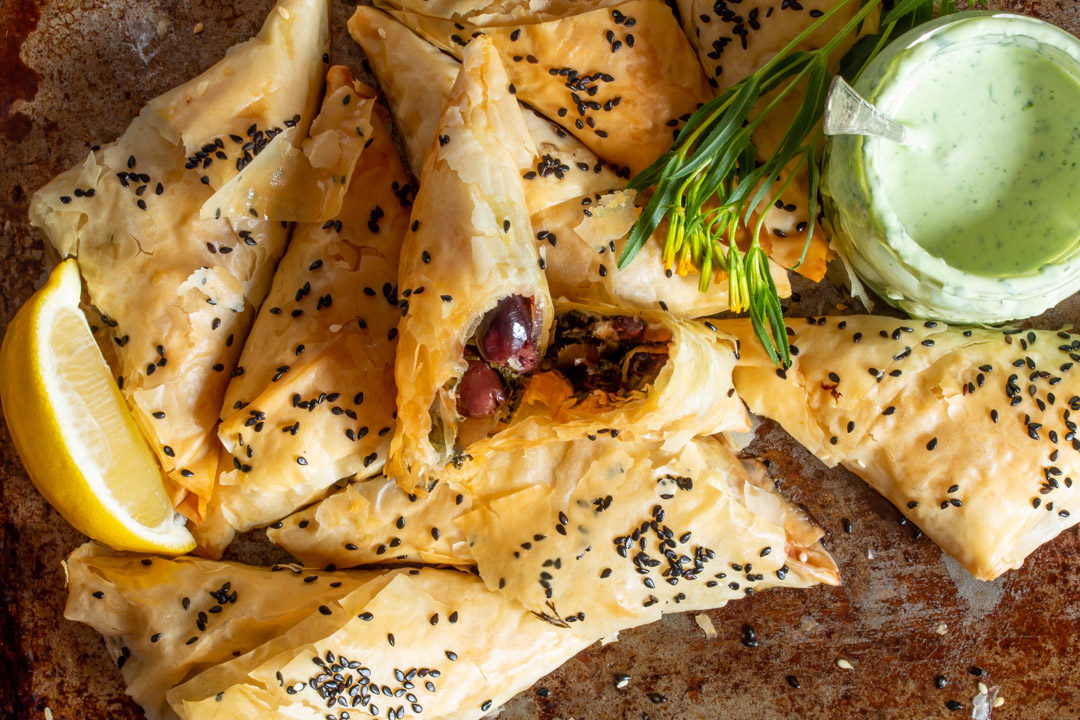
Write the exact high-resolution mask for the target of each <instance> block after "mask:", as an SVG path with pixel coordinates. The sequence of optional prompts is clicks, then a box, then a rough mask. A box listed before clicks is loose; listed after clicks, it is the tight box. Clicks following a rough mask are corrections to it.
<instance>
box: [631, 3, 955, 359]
mask: <svg viewBox="0 0 1080 720" xmlns="http://www.w3.org/2000/svg"><path fill="white" fill-rule="evenodd" d="M854 1H855V0H839V1H838V2H837V3H836V4H835V5H833V7H832V8H830V9H829V10H828V11H826V12H825V13H824V14H823V15H822V16H821V17H819V18H818V19H817V20H816V21H815V22H814V23H812V24H811V25H810V26H809V27H807V28H806V29H805V30H803V31H802V32H801V33H799V34H798V35H797V36H795V37H794V38H793V39H792V40H791V41H790V42H789V43H788V44H787V45H786V46H785V47H784V48H783V49H782V50H781V51H780V52H779V53H777V54H776V55H775V56H774V57H773V58H772V59H771V60H769V62H767V63H766V64H765V65H764V66H763V67H762V68H761V69H760V70H758V71H757V72H755V73H753V74H752V75H750V76H748V77H746V78H744V79H743V80H741V81H740V82H738V83H736V84H735V85H734V86H732V87H731V88H730V89H729V90H727V91H726V92H724V93H723V94H721V95H719V96H717V97H716V98H714V99H712V100H710V101H709V102H707V103H705V104H704V105H702V106H701V107H700V108H699V109H698V110H697V112H695V113H694V114H693V115H691V117H690V119H689V120H688V121H687V123H686V125H685V126H684V127H683V128H682V130H681V131H680V132H679V135H678V136H677V138H676V139H675V143H674V144H673V145H672V147H671V149H670V150H668V151H667V152H666V153H664V155H662V156H661V157H660V158H659V159H657V160H656V162H654V163H653V164H652V165H650V166H649V167H647V168H646V169H645V170H643V171H641V172H640V173H639V174H638V175H636V176H635V177H634V178H633V179H631V181H630V183H629V185H628V187H629V188H631V189H633V190H638V191H643V190H646V189H647V188H650V187H651V188H654V190H653V194H652V196H651V198H650V199H649V202H648V204H647V205H646V207H645V209H644V211H643V212H642V214H641V217H640V218H639V219H638V221H637V223H636V224H635V225H634V227H633V229H632V230H631V232H630V236H629V238H628V239H627V243H626V245H625V247H624V248H623V251H622V254H621V255H620V257H619V267H620V268H622V267H625V266H626V265H627V264H628V263H629V262H630V261H631V260H632V259H633V258H634V256H635V255H636V254H637V252H638V251H639V250H640V249H641V247H642V246H643V245H644V244H645V241H646V240H648V239H649V237H650V236H651V235H652V234H653V232H654V231H655V230H656V228H657V227H659V225H660V223H661V221H663V220H664V218H667V221H668V226H667V236H666V239H665V241H664V249H663V255H662V258H663V262H664V264H665V266H666V267H668V268H669V269H673V270H675V271H676V272H679V273H680V274H687V273H689V272H690V271H691V270H693V269H695V268H696V269H697V270H698V271H699V272H700V273H701V281H700V283H699V289H700V290H701V291H702V292H704V291H705V290H707V289H708V287H709V284H710V282H711V280H712V275H713V272H714V271H715V270H723V271H725V272H726V273H727V276H728V286H729V288H728V290H729V298H730V305H731V309H732V310H733V311H734V312H748V313H749V315H750V319H751V322H752V323H753V327H754V332H755V334H756V335H757V337H758V339H759V340H760V341H761V343H762V345H763V346H764V347H765V350H766V351H767V352H768V354H769V357H770V358H771V359H772V361H773V362H774V363H775V364H777V365H780V366H783V367H787V366H788V365H790V364H791V355H790V351H789V348H788V340H787V331H786V329H785V326H784V316H783V309H782V308H781V306H780V297H779V293H778V292H777V289H776V285H775V283H774V282H773V278H772V273H771V272H770V269H769V260H768V257H767V256H766V254H765V250H764V249H763V248H762V247H761V243H760V241H759V236H760V234H761V227H762V223H763V221H764V217H765V213H764V212H761V213H760V214H759V216H758V219H757V221H756V223H754V226H753V227H752V228H750V222H751V218H752V216H753V214H754V212H755V211H756V210H757V209H758V208H759V207H760V206H761V205H762V203H763V202H764V201H765V200H766V199H768V198H773V197H779V196H780V195H782V194H783V192H784V190H785V189H786V187H787V184H788V183H790V182H791V180H792V178H794V176H795V174H796V172H798V171H801V170H802V169H804V168H805V170H806V172H807V180H808V182H807V188H808V193H807V199H806V202H807V208H808V210H809V216H810V219H809V222H808V227H807V231H806V244H805V245H804V246H803V253H802V256H801V257H800V258H799V262H800V263H801V262H802V260H803V259H804V258H805V257H806V251H807V248H809V244H810V239H811V238H812V237H813V233H814V229H815V227H814V226H815V221H816V219H817V216H818V211H819V204H818V190H819V186H820V178H821V150H822V147H823V144H824V135H823V134H822V132H821V130H820V121H821V117H822V114H823V113H824V110H825V101H826V97H827V96H828V92H829V83H830V81H831V77H830V75H831V74H830V72H829V69H828V68H829V62H830V60H831V58H832V56H833V55H834V54H835V53H836V52H837V49H838V48H839V47H840V45H841V44H842V43H843V42H844V40H845V38H847V37H849V36H850V35H851V34H853V33H856V32H859V31H860V30H861V28H862V25H863V23H864V22H865V21H866V19H867V18H868V17H869V16H870V14H871V13H873V12H874V11H875V10H876V9H878V7H879V6H883V14H882V17H881V20H880V23H879V28H880V31H879V33H877V34H874V35H866V36H864V37H862V38H860V39H859V41H858V42H856V43H855V45H854V46H853V47H852V48H851V50H849V51H848V52H847V53H846V54H845V56H844V58H843V59H842V61H841V73H842V74H844V75H845V76H846V77H848V78H853V77H854V76H855V75H857V74H858V72H859V71H861V70H862V68H863V67H865V66H866V65H867V63H869V62H870V61H871V60H872V59H873V58H874V57H875V56H877V54H878V53H879V52H880V51H881V50H882V48H884V46H885V45H886V44H887V43H888V41H889V40H890V39H892V38H894V37H895V36H896V35H898V34H900V33H902V32H905V31H906V30H908V29H909V28H911V27H914V26H915V25H918V24H921V23H922V22H925V21H926V20H929V19H931V18H932V17H933V16H934V9H935V3H934V0H899V1H898V2H889V1H888V0H862V7H860V8H859V10H858V12H856V13H855V15H854V16H853V17H852V18H851V19H850V20H849V21H848V22H847V23H846V24H845V25H844V27H843V28H842V29H841V30H840V32H838V33H837V34H836V36H835V37H833V38H832V39H831V40H830V41H829V42H827V43H826V44H825V45H823V46H822V47H820V48H818V49H816V50H810V51H805V50H797V49H796V48H797V47H798V46H799V44H800V43H802V42H803V41H804V40H805V39H806V38H807V36H809V35H810V34H811V33H813V32H814V31H815V30H817V28H818V27H820V26H821V25H822V24H824V23H826V22H828V21H829V19H830V18H831V17H833V16H834V15H835V14H836V13H838V12H840V10H841V9H842V8H844V7H845V6H846V5H848V4H849V3H851V2H854ZM955 9H956V6H955V0H942V1H941V2H940V3H939V12H940V13H949V12H953V11H955ZM799 87H802V88H803V89H804V92H803V100H802V104H801V105H800V106H799V110H798V112H797V113H796V114H795V117H794V118H793V119H792V121H791V126H790V127H789V128H788V130H787V132H786V133H785V134H784V137H783V139H782V140H781V142H780V144H779V146H778V147H777V149H776V151H775V152H774V153H773V154H772V155H771V156H769V157H768V158H766V159H765V160H764V162H760V161H759V158H758V152H757V148H756V147H755V145H754V141H753V134H754V131H755V130H756V129H757V128H758V126H759V125H760V124H761V123H762V122H763V121H764V120H765V118H766V117H768V116H769V114H770V113H771V112H773V111H774V110H775V109H776V108H777V107H778V106H779V105H780V103H782V102H783V100H784V98H786V97H787V96H789V95H790V94H791V93H792V92H793V91H794V90H795V89H796V88H799ZM774 90H778V92H777V94H776V96H775V97H773V98H772V99H771V100H770V101H769V103H768V105H766V106H765V108H764V109H763V110H761V112H759V113H757V114H756V115H755V116H754V117H753V119H750V112H751V110H752V109H753V108H754V107H755V105H756V104H757V103H758V101H759V100H760V99H761V98H762V97H763V96H765V95H768V94H769V93H771V92H773V91H774ZM789 166H792V167H793V168H794V169H795V172H792V173H790V174H789V175H788V176H787V179H786V180H784V181H783V182H782V183H780V177H781V175H782V174H783V171H784V169H785V168H787V167H789ZM777 183H780V186H779V187H776V186H777ZM740 227H747V228H748V229H751V230H752V239H751V242H750V245H749V247H748V248H747V250H746V252H745V253H743V252H742V251H741V250H740V249H739V247H738V245H737V243H736V237H737V233H738V231H739V229H740Z"/></svg>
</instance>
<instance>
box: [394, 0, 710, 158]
mask: <svg viewBox="0 0 1080 720" xmlns="http://www.w3.org/2000/svg"><path fill="white" fill-rule="evenodd" d="M390 5H391V7H390V8H389V12H390V13H391V14H392V15H394V16H395V17H396V18H397V19H398V20H400V21H401V22H403V23H404V24H405V25H407V26H409V27H410V28H412V29H413V30H415V31H417V32H418V33H420V35H422V36H423V37H425V38H427V39H428V40H430V41H431V42H432V43H434V44H435V45H436V46H438V47H439V48H441V49H443V50H445V51H446V52H449V53H452V54H454V55H457V56H460V54H461V52H462V48H463V47H464V46H465V45H466V43H468V42H469V40H470V39H471V37H473V36H474V35H475V34H476V33H477V32H482V33H483V34H484V35H486V36H487V37H490V38H491V39H492V41H493V42H494V44H495V46H496V47H497V48H498V51H499V54H500V55H501V56H502V59H503V62H504V63H505V65H506V68H507V74H508V75H509V77H510V81H511V82H512V83H513V84H514V89H515V92H516V95H517V97H518V98H519V99H520V100H521V101H522V102H525V103H528V104H529V105H531V106H532V107H535V108H536V109H537V110H539V111H540V112H541V113H543V114H544V115H545V116H547V117H548V118H550V119H552V120H554V121H556V122H558V123H560V124H561V125H562V126H563V127H564V128H565V129H566V130H567V131H569V132H570V133H571V134H573V135H574V136H575V137H577V138H578V139H579V140H580V141H581V142H582V143H584V144H585V145H586V146H587V147H588V148H589V149H590V150H592V151H593V152H594V153H596V154H597V155H598V156H600V157H601V158H603V159H604V160H606V161H608V162H611V163H614V164H615V165H617V166H619V167H620V168H628V169H629V172H631V173H635V172H639V171H640V170H643V169H644V168H645V167H647V166H648V165H649V164H650V163H651V162H653V161H654V160H655V159H656V158H658V157H660V155H661V154H663V153H664V152H665V151H666V150H667V149H668V148H669V147H670V145H671V141H672V134H673V130H674V129H675V128H677V127H678V126H680V125H681V124H682V122H683V121H684V120H685V119H686V118H687V117H689V114H690V113H692V112H693V111H694V110H695V109H696V108H697V106H698V105H699V104H701V103H703V102H704V101H705V100H707V99H708V97H709V89H708V86H707V84H706V82H705V77H704V74H703V73H702V70H701V65H700V64H699V63H698V61H697V57H696V56H695V54H694V51H693V49H692V48H691V46H690V43H689V42H688V41H687V39H686V37H685V35H683V33H682V31H681V29H680V27H679V24H678V22H677V21H676V20H675V16H674V15H673V14H672V12H671V10H670V8H668V7H667V5H665V4H664V3H663V2H660V1H659V0H629V1H628V2H623V3H619V4H618V5H615V6H612V7H599V8H596V7H595V6H590V7H589V8H588V9H586V8H584V7H581V6H580V5H579V4H576V3H567V4H566V6H565V9H564V8H563V7H562V6H561V5H560V12H562V11H563V10H565V12H567V13H573V14H567V15H560V16H559V17H557V18H554V17H553V18H550V19H544V20H540V21H538V22H523V23H522V24H515V23H513V22H508V18H505V17H502V16H496V17H494V18H492V19H491V20H490V21H487V22H485V24H484V25H483V26H477V25H471V24H469V23H467V22H462V21H460V20H459V21H454V20H449V19H446V18H440V17H432V16H428V15H418V14H416V13H412V12H408V11H404V10H400V9H397V8H396V7H394V6H393V4H392V3H391V4H390ZM534 61H535V62H534ZM627 177H629V176H628V175H627Z"/></svg>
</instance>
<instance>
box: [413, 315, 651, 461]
mask: <svg viewBox="0 0 1080 720" xmlns="http://www.w3.org/2000/svg"><path fill="white" fill-rule="evenodd" d="M538 328H539V321H538V319H537V318H536V316H535V312H534V310H533V304H532V301H531V299H530V298H525V297H522V296H520V295H511V296H508V297H505V298H503V299H502V300H501V301H500V302H499V304H498V305H497V306H495V307H494V308H493V309H492V310H490V311H489V312H488V313H487V314H486V315H485V316H484V319H483V320H482V321H481V323H480V325H479V327H478V328H477V330H476V333H475V334H474V335H473V336H472V338H471V339H470V340H469V341H468V342H467V344H466V347H465V358H466V360H467V361H468V367H467V368H466V370H465V373H464V375H462V376H461V378H460V379H459V380H458V381H457V383H456V386H454V387H453V388H450V387H449V384H448V387H447V388H444V392H443V393H440V396H439V397H437V398H436V400H435V402H434V403H433V405H432V420H433V423H432V436H431V439H432V442H433V444H438V442H443V443H447V444H446V445H444V447H450V446H451V444H452V445H453V447H454V455H455V456H456V457H460V456H461V455H462V454H464V453H465V452H466V449H467V448H468V446H469V445H470V444H471V443H473V442H475V441H477V440H480V439H482V438H484V437H487V436H490V435H493V434H495V433H497V432H499V431H500V430H501V429H503V428H505V427H506V426H508V425H510V424H511V423H512V422H513V421H514V420H515V418H516V417H518V415H519V413H520V414H521V415H522V416H528V415H530V414H535V413H537V412H543V414H544V415H548V416H550V415H553V414H554V412H555V411H558V410H559V409H560V408H566V407H580V408H582V409H584V408H585V407H586V406H587V407H588V409H589V410H590V411H591V412H603V411H604V410H606V409H610V408H614V407H617V406H619V405H621V404H623V403H625V402H627V401H629V400H632V399H637V398H641V397H643V396H644V394H645V392H646V390H647V389H648V388H649V387H651V386H652V384H653V383H654V382H655V380H656V378H657V376H658V375H659V374H660V371H661V370H662V369H663V368H664V366H665V365H666V364H667V362H668V359H669V356H670V343H671V342H672V332H671V330H670V329H669V328H667V327H665V326H664V325H663V324H661V323H656V322H654V323H650V322H649V321H647V320H646V319H644V318H642V317H640V316H637V315H613V314H608V313H600V312H591V311H589V310H585V309H572V310H566V311H564V312H561V313H560V314H558V315H557V316H556V318H555V325H554V339H553V340H552V342H551V343H550V344H549V345H548V346H547V349H546V352H544V354H543V356H541V355H540V350H539V337H538V333H537V332H536V329H538ZM450 398H452V402H453V407H454V409H455V412H456V415H455V417H454V419H453V422H454V423H455V424H456V425H457V433H456V436H455V437H453V438H451V437H449V436H448V433H447V432H446V428H447V420H448V418H447V417H446V416H445V415H444V414H443V413H444V412H445V411H446V410H447V409H448V408H449V407H451V405H450Z"/></svg>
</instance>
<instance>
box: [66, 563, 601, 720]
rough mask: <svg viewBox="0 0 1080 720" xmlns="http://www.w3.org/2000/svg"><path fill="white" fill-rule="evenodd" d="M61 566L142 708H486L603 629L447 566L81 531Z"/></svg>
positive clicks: (375, 712)
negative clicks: (230, 551) (195, 551)
mask: <svg viewBox="0 0 1080 720" xmlns="http://www.w3.org/2000/svg"><path fill="white" fill-rule="evenodd" d="M68 572H69V578H70V580H69V599H68V607H67V610H66V616H67V617H68V618H69V619H72V620H78V621H79V622H83V623H86V624H88V625H90V626H91V627H93V628H94V629H96V630H98V631H99V632H100V633H102V634H103V635H104V636H105V638H106V644H107V645H108V647H109V648H110V650H111V651H112V653H113V655H114V656H115V657H116V658H117V663H118V665H119V666H120V670H121V672H122V673H123V675H124V678H125V680H126V682H127V683H128V693H129V694H130V695H131V696H132V697H133V698H134V699H135V700H136V702H138V703H139V704H140V705H141V706H142V708H143V710H144V712H145V713H146V715H147V717H148V718H150V720H158V719H159V718H160V719H163V718H175V717H180V718H184V719H186V720H189V719H194V718H211V717H213V718H221V717H230V718H251V717H259V718H268V719H269V718H284V717H289V718H295V717H305V718H308V717H310V718H325V717H326V715H327V714H333V715H334V716H335V717H338V718H340V717H341V716H342V714H343V713H349V714H352V715H353V717H369V716H374V717H392V716H393V717H402V718H404V717H406V716H410V717H413V716H417V715H421V714H422V716H423V717H429V718H479V717H481V716H483V715H485V714H487V713H488V712H489V711H491V710H494V709H495V708H497V707H498V706H499V705H501V704H502V703H503V702H505V701H506V700H508V699H509V698H510V697H511V696H513V695H514V694H515V693H517V692H519V691H520V690H521V689H523V688H525V687H528V686H529V685H531V684H532V683H533V682H535V681H536V680H537V679H539V678H540V677H542V676H543V675H545V674H547V673H549V672H551V671H552V670H554V669H555V668H556V667H557V666H559V665H561V664H562V663H563V662H565V661H566V660H568V659H569V658H570V657H572V656H573V655H574V654H576V653H577V652H578V651H579V650H581V649H583V648H584V647H586V646H588V645H590V644H591V643H592V642H593V641H595V640H596V639H597V638H587V637H583V636H581V635H575V634H572V633H567V632H563V631H561V630H560V629H558V628H553V627H551V626H550V625H548V624H546V623H542V622H539V621H538V620H537V619H536V618H535V617H534V616H533V615H532V614H531V613H529V612H528V611H526V610H525V609H524V608H523V607H521V606H520V605H518V604H517V603H515V602H513V601H511V600H509V599H507V598H506V597H505V596H503V595H501V594H499V593H496V592H492V591H490V590H488V589H487V588H486V587H485V585H484V583H483V581H481V580H480V579H479V578H477V577H476V576H474V575H472V574H469V573H463V572H459V571H455V570H438V569H433V568H424V569H420V570H418V569H402V570H395V571H378V570H374V571H373V570H368V571H354V572H340V571H339V572H318V571H311V570H305V569H302V568H301V567H299V566H293V565H288V566H285V565H278V566H274V567H254V566H249V565H241V564H238V563H226V562H215V561H210V560H200V559H197V558H191V557H182V558H177V559H164V558H159V557H151V556H142V555H125V554H117V553H113V552H112V551H109V550H106V549H104V548H102V547H101V546H99V545H96V544H90V543H88V544H87V545H84V546H83V547H82V548H79V549H78V550H76V551H75V553H73V554H72V556H71V558H70V559H69V561H68ZM165 698H167V704H166V702H164V699H165ZM331 700H332V701H333V702H331Z"/></svg>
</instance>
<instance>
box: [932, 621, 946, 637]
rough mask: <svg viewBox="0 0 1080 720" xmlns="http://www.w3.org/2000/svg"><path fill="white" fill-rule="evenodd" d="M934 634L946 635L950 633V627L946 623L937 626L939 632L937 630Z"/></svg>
mask: <svg viewBox="0 0 1080 720" xmlns="http://www.w3.org/2000/svg"><path fill="white" fill-rule="evenodd" d="M934 632H936V633H937V634H938V635H944V634H945V633H947V632H949V626H948V625H946V624H945V623H941V624H940V625H938V626H937V630H935V631H934Z"/></svg>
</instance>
